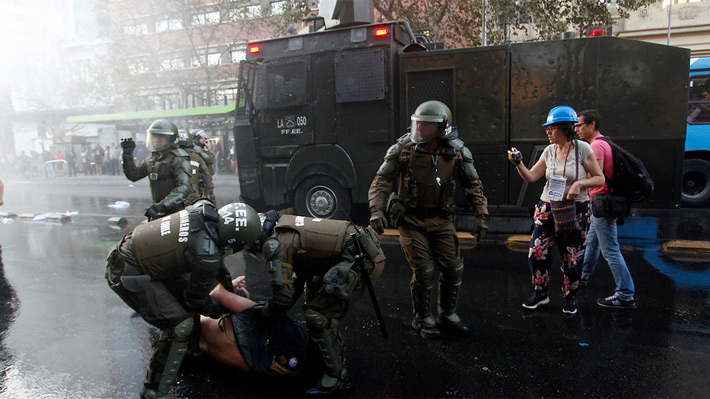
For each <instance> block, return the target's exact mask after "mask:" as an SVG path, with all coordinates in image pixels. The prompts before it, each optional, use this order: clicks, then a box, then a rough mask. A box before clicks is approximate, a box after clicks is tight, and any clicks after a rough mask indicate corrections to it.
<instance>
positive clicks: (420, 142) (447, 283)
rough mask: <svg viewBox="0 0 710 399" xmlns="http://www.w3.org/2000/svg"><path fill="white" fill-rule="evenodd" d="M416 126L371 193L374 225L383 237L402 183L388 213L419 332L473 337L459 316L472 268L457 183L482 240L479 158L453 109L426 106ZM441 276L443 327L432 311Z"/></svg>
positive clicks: (484, 202)
mask: <svg viewBox="0 0 710 399" xmlns="http://www.w3.org/2000/svg"><path fill="white" fill-rule="evenodd" d="M411 119H412V126H411V130H410V132H409V133H406V134H405V135H404V136H402V137H400V138H399V139H398V140H397V142H396V143H395V144H394V145H392V146H391V147H390V148H389V150H387V154H386V155H385V160H384V162H383V163H382V165H381V166H380V168H379V170H378V171H377V175H376V176H375V178H374V180H373V181H372V185H371V186H370V191H369V193H368V198H369V202H370V213H371V217H370V225H371V226H372V227H373V228H374V229H375V230H376V231H377V232H378V233H382V232H383V230H384V225H385V215H384V212H383V211H384V208H385V200H386V199H387V197H388V196H389V195H390V193H391V192H392V187H393V181H394V180H395V179H399V190H398V193H397V199H394V200H390V201H389V203H390V206H389V207H388V209H387V211H388V213H389V216H390V218H391V222H392V225H393V227H395V228H398V230H399V241H400V243H401V245H402V248H403V250H404V254H405V256H406V257H407V260H408V261H409V264H410V266H411V268H412V272H413V273H412V279H411V282H410V293H411V297H412V307H413V311H414V319H413V321H412V327H413V328H414V329H415V330H417V331H419V333H420V334H421V335H422V336H423V337H426V338H437V337H439V336H440V334H441V332H440V327H441V328H443V329H447V330H450V331H452V332H457V333H467V332H468V327H467V326H466V325H465V324H464V323H462V322H461V319H460V317H459V316H458V315H457V314H456V307H457V303H458V297H459V289H460V286H461V280H462V276H463V269H464V265H463V258H462V257H461V253H460V249H459V243H458V239H457V237H456V230H455V228H454V225H453V219H452V213H453V210H454V206H455V205H454V191H455V188H456V181H457V180H458V181H459V183H460V185H461V188H462V189H463V191H464V193H465V194H466V198H467V199H468V201H469V202H470V203H471V204H473V206H474V209H475V213H476V223H475V227H474V229H473V230H474V233H475V234H476V237H477V239H478V240H480V239H482V238H483V235H484V234H485V232H486V230H487V226H486V223H485V219H486V215H487V214H488V209H487V207H488V201H487V200H486V197H485V196H484V195H483V186H482V184H481V180H480V179H479V178H478V173H477V172H476V168H475V167H474V166H473V157H472V155H471V151H469V149H468V148H466V146H464V143H463V142H462V141H461V140H460V139H458V131H457V130H456V128H455V127H453V126H452V116H451V111H450V110H449V108H448V107H447V106H446V105H445V104H443V103H441V102H439V101H426V102H424V103H422V104H421V105H419V107H417V109H416V111H415V112H414V114H413V115H412V116H411ZM393 198H394V197H393ZM437 268H438V273H437V270H436V269H437ZM437 275H438V276H439V318H438V325H437V320H435V319H434V317H433V316H432V312H431V309H430V307H431V304H430V302H431V293H432V289H433V287H434V281H435V280H436V278H437Z"/></svg>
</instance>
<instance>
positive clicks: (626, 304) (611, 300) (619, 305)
mask: <svg viewBox="0 0 710 399" xmlns="http://www.w3.org/2000/svg"><path fill="white" fill-rule="evenodd" d="M597 305H599V306H601V307H603V308H612V309H636V301H635V300H634V297H630V298H625V297H623V296H622V295H621V294H619V293H618V292H615V293H614V295H612V296H608V297H606V298H599V299H597Z"/></svg>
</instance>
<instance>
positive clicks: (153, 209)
mask: <svg viewBox="0 0 710 399" xmlns="http://www.w3.org/2000/svg"><path fill="white" fill-rule="evenodd" d="M166 211H167V209H165V205H163V204H161V203H157V204H153V205H151V206H150V207H148V209H146V210H145V215H146V216H147V217H148V219H149V220H155V219H156V218H157V217H158V216H160V215H164V214H165V212H166Z"/></svg>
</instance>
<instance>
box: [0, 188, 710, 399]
mask: <svg viewBox="0 0 710 399" xmlns="http://www.w3.org/2000/svg"><path fill="white" fill-rule="evenodd" d="M5 191H6V193H5V205H4V206H3V207H1V208H0V210H1V211H6V212H15V213H18V214H20V213H24V212H32V213H43V212H49V211H59V212H71V211H77V212H78V213H77V214H74V215H73V216H72V220H71V221H70V222H66V223H49V222H31V221H21V220H19V219H14V221H13V222H12V223H10V224H2V225H0V245H1V246H2V267H1V268H0V398H13V399H14V398H93V397H120V398H123V397H128V398H130V397H137V396H138V393H139V392H140V389H141V385H142V379H143V377H144V374H145V367H146V363H147V361H148V358H149V354H150V341H151V338H152V337H153V336H155V334H156V330H155V329H153V328H150V327H149V326H148V325H147V324H146V323H145V322H143V321H142V319H141V318H140V317H137V316H136V315H135V314H133V313H132V312H131V311H130V309H129V308H128V307H127V306H126V305H124V304H123V303H122V302H121V301H120V299H119V298H118V297H117V296H116V295H115V294H113V292H112V291H111V290H110V289H109V288H108V286H107V285H106V282H105V280H104V278H103V273H104V266H105V260H104V259H105V256H106V254H107V253H108V251H109V248H110V247H111V246H112V245H114V244H115V243H116V242H117V241H118V240H119V239H120V238H121V236H122V235H123V234H125V233H126V232H127V231H128V229H130V228H132V227H134V226H135V225H136V224H137V223H139V222H140V221H141V220H142V213H143V209H144V208H145V207H146V206H147V205H148V204H149V201H148V200H147V195H148V194H147V193H148V189H147V184H144V183H138V184H136V185H135V186H134V187H129V183H128V182H127V181H125V180H122V179H120V178H104V179H90V178H80V179H78V180H75V181H72V182H69V183H66V182H64V183H62V182H61V181H60V182H59V183H54V182H52V183H51V184H49V183H47V182H44V181H37V182H34V183H26V182H7V181H6V182H5ZM237 192H238V189H237V185H236V182H234V181H233V180H232V179H230V178H227V177H224V178H221V179H219V180H218V182H217V193H216V195H217V197H218V199H219V201H218V202H219V204H220V205H221V204H223V203H226V202H227V201H228V200H233V199H236V195H237ZM117 200H124V201H128V202H130V204H131V205H130V207H129V208H126V209H113V208H110V207H108V205H109V204H113V203H114V202H115V201H117ZM116 215H122V216H126V217H127V219H128V226H126V227H125V228H117V227H111V226H109V225H108V224H107V223H106V219H107V218H108V217H110V216H116ZM620 235H621V236H622V251H623V254H624V257H625V258H626V261H627V263H628V264H629V268H630V270H631V274H632V275H633V277H634V280H635V283H636V287H637V304H638V306H639V308H638V309H637V310H635V311H610V310H607V309H602V308H600V307H598V306H596V305H595V304H594V301H595V299H596V298H597V297H600V296H607V295H610V294H611V293H613V286H614V284H613V278H612V276H611V273H610V272H609V269H608V267H607V266H606V265H605V264H603V263H602V264H600V265H599V266H598V267H597V271H596V272H595V275H594V276H593V277H592V280H591V284H590V286H589V287H587V288H585V289H584V291H582V293H581V294H580V296H579V299H578V301H577V302H578V307H579V312H578V314H577V315H576V316H573V317H565V316H563V314H562V312H561V305H562V299H561V296H560V294H559V287H560V281H561V272H557V271H553V273H552V288H551V291H550V292H551V294H552V295H551V298H552V302H551V304H550V305H549V306H547V307H546V308H543V309H542V310H540V311H537V312H529V311H524V310H523V309H522V308H521V306H520V304H521V303H522V301H523V300H524V299H525V298H526V297H527V296H528V295H529V294H530V291H531V288H530V277H529V272H528V270H527V266H526V260H525V258H526V253H527V250H526V249H525V248H523V249H522V250H521V249H516V248H512V249H511V248H508V247H507V246H506V245H505V244H504V239H505V236H503V235H499V236H493V235H489V236H488V237H487V239H486V240H485V241H484V242H483V243H481V244H479V245H478V246H477V247H476V248H473V249H470V248H469V249H465V250H464V251H463V255H464V258H465V263H466V270H465V272H464V283H463V288H462V295H461V298H460V304H459V309H460V311H459V314H460V315H461V316H462V318H463V320H464V321H465V322H466V323H467V324H468V325H469V327H471V330H472V334H471V335H470V336H469V337H466V338H460V337H451V336H444V337H443V339H441V340H439V341H428V340H425V339H423V338H420V337H419V336H418V335H417V334H415V333H414V331H413V330H411V329H410V328H409V323H410V321H411V305H410V302H409V294H408V281H409V278H410V275H411V272H410V270H409V267H408V266H407V264H406V262H405V261H404V258H403V256H402V254H401V249H400V248H399V246H398V245H396V243H388V244H386V245H385V247H384V248H385V254H386V255H387V257H388V261H387V264H386V269H385V272H384V274H383V276H382V277H381V279H380V280H379V281H378V282H377V283H376V284H375V287H376V290H377V292H378V295H379V299H380V305H381V306H382V309H383V313H384V315H385V319H386V323H387V327H388V330H389V333H390V339H389V340H387V341H385V340H384V339H383V338H382V337H381V335H380V332H379V328H378V326H377V324H376V322H375V320H374V313H373V311H372V308H371V304H370V301H369V298H367V297H363V298H362V299H361V300H360V301H359V302H358V303H356V304H355V305H354V306H353V308H352V310H351V312H350V313H349V314H348V315H347V316H346V317H345V318H344V319H343V320H342V321H341V327H342V328H343V331H344V335H345V339H346V345H347V354H348V366H349V369H350V372H351V373H352V377H353V380H354V382H355V386H354V388H353V390H352V391H351V392H350V393H349V396H350V397H543V396H548V397H549V396H553V397H678V398H680V397H708V396H710V380H708V378H707V376H708V375H709V374H710V345H709V344H710V330H709V329H708V327H709V326H710V270H709V268H710V262H708V261H707V260H698V259H686V258H687V257H686V258H679V257H675V256H674V257H670V256H668V255H666V254H664V253H663V251H662V249H661V245H662V244H663V243H664V242H666V241H668V240H670V239H693V240H699V239H705V240H708V239H709V238H710V210H700V211H685V210H682V211H673V212H641V215H640V216H636V217H633V218H631V219H630V220H629V222H628V225H627V226H626V227H625V228H624V229H622V230H621V233H620ZM555 259H556V262H559V256H558V255H557V254H555ZM601 262H603V261H601ZM228 265H229V268H230V270H231V271H232V272H233V274H244V271H245V270H246V275H247V280H248V282H249V285H250V291H251V293H252V295H253V296H254V297H257V298H259V297H261V298H264V297H265V296H266V295H267V293H268V288H267V278H266V273H265V271H264V269H263V267H262V266H260V265H259V264H258V262H256V261H255V260H253V259H251V258H247V259H245V258H244V257H242V256H239V255H237V256H232V257H230V258H229V259H228ZM292 316H293V317H294V318H296V319H301V318H302V313H301V310H300V307H296V308H294V309H293V311H292ZM313 367H314V368H317V367H318V365H317V364H314V365H313ZM316 376H317V373H316V372H315V371H314V372H313V373H312V374H310V375H308V376H306V377H305V378H301V379H295V380H294V379H289V380H276V381H274V380H266V379H263V378H259V377H254V376H251V375H245V374H239V373H236V372H234V371H231V370H225V369H223V368H221V367H219V366H218V365H216V364H215V363H213V362H212V361H210V360H209V359H204V358H190V359H188V360H187V361H186V362H185V364H184V367H183V372H182V374H181V376H180V378H179V383H178V384H177V385H176V387H175V388H174V390H173V393H174V394H176V395H177V396H179V397H208V398H214V397H298V396H301V395H302V394H301V393H302V392H303V391H304V390H305V389H306V388H308V387H309V386H310V385H312V384H314V383H315V378H316Z"/></svg>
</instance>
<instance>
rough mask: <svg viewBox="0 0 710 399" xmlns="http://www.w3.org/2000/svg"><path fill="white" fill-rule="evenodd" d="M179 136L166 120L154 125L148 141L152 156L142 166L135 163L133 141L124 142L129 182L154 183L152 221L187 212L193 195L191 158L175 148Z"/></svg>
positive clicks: (152, 189)
mask: <svg viewBox="0 0 710 399" xmlns="http://www.w3.org/2000/svg"><path fill="white" fill-rule="evenodd" d="M177 134H178V129H177V126H175V124H173V123H172V122H170V121H168V120H165V119H158V120H156V121H155V122H153V124H151V125H150V127H149V128H148V137H147V139H146V144H147V146H148V149H149V150H150V151H151V154H150V156H149V157H148V159H146V160H145V161H143V162H141V164H140V165H139V166H136V164H135V161H134V160H133V150H134V149H135V148H136V143H135V142H133V140H132V139H125V140H122V141H121V147H123V157H122V158H123V173H124V174H125V175H126V177H127V178H128V180H130V181H138V180H140V179H142V178H144V177H146V176H148V178H149V179H150V194H151V196H152V198H153V205H151V206H150V207H149V208H148V209H147V210H146V212H145V215H146V216H147V217H148V220H155V219H156V218H158V217H159V216H162V215H166V214H170V213H173V212H176V211H179V210H180V209H183V208H184V207H185V205H186V204H185V201H186V200H187V197H188V195H190V192H191V191H192V188H191V187H190V163H189V161H188V155H187V153H186V152H185V151H184V150H182V149H180V148H177V147H176V146H175V140H176V138H177Z"/></svg>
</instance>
